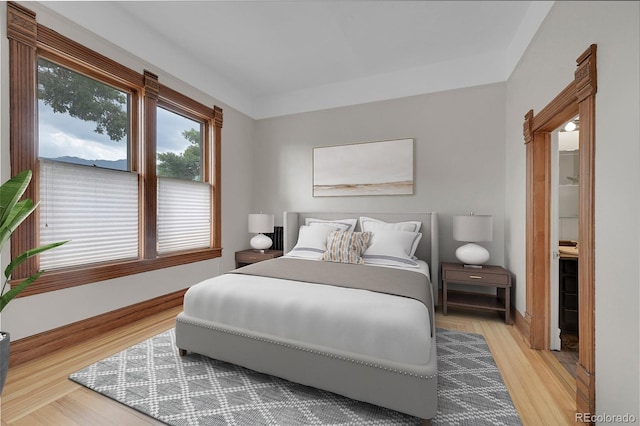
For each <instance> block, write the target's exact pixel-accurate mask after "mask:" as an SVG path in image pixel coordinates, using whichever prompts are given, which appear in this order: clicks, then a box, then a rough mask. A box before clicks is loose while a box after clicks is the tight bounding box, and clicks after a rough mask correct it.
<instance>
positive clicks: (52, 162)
mask: <svg viewBox="0 0 640 426" xmlns="http://www.w3.org/2000/svg"><path fill="white" fill-rule="evenodd" d="M130 98H131V96H129V93H127V92H125V91H123V90H119V89H117V88H114V87H111V86H109V85H107V84H104V83H102V82H100V81H98V80H95V79H93V78H89V77H87V76H84V75H82V74H80V73H77V72H75V71H72V70H70V69H68V68H66V67H63V66H60V65H58V64H56V63H54V62H51V61H49V60H46V59H44V58H39V59H38V145H39V157H40V160H41V161H40V244H48V243H53V242H56V241H62V240H69V242H68V243H67V244H65V245H63V246H61V247H59V249H58V250H50V251H48V252H44V253H43V254H41V255H40V267H41V268H43V269H46V270H55V269H57V268H62V267H69V266H78V265H87V264H91V263H97V262H106V261H114V260H121V259H135V258H137V257H138V254H139V251H138V246H139V244H138V225H139V224H138V217H139V214H138V213H139V209H138V177H137V176H136V175H135V174H133V173H127V172H128V170H129V138H128V135H129V123H130V122H131V117H130V114H129V104H130ZM45 159H46V160H45ZM123 171H124V172H123Z"/></svg>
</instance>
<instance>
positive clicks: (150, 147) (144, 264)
mask: <svg viewBox="0 0 640 426" xmlns="http://www.w3.org/2000/svg"><path fill="white" fill-rule="evenodd" d="M7 37H8V39H9V68H10V77H9V78H10V93H9V97H10V115H11V120H10V147H11V173H12V175H16V174H17V173H19V172H21V171H23V170H26V169H30V170H32V171H33V179H32V182H31V185H29V187H28V188H27V191H26V193H25V197H26V198H31V199H32V200H34V201H37V200H39V198H40V197H39V186H40V185H39V180H40V178H39V176H40V173H39V160H38V121H37V120H38V117H37V103H38V95H37V61H38V57H40V56H42V57H44V58H46V59H49V60H53V61H54V62H56V63H59V64H60V65H63V66H65V67H69V68H71V69H72V70H74V71H77V72H80V73H83V74H86V75H87V76H89V77H92V78H95V79H98V80H100V81H103V82H105V83H107V84H111V85H113V86H116V87H118V88H123V89H127V91H128V92H129V93H131V94H132V97H131V102H132V116H131V118H132V122H131V136H130V139H131V140H130V147H129V149H130V164H131V171H133V172H137V173H138V176H139V191H140V195H139V200H140V207H141V211H140V239H139V243H140V250H139V257H138V259H134V260H127V261H115V262H108V263H102V264H92V265H86V266H81V267H73V268H61V269H58V270H52V271H48V272H45V273H44V274H43V275H42V276H41V277H40V278H39V279H38V280H37V281H36V282H35V283H33V284H31V285H30V286H29V287H28V288H27V289H26V290H24V291H23V292H22V293H21V294H20V295H19V297H24V296H29V295H33V294H38V293H43V292H47V291H54V290H60V289H63V288H69V287H74V286H78V285H83V284H88V283H93V282H97V281H103V280H108V279H113V278H118V277H123V276H128V275H132V274H138V273H141V272H147V271H152V270H156V269H162V268H168V267H172V266H177V265H184V264H188V263H192V262H198V261H202V260H208V259H213V258H216V257H220V256H221V255H222V248H221V235H220V230H221V214H220V213H221V209H220V145H221V137H222V109H220V108H219V107H216V106H214V107H207V106H204V105H202V104H200V103H198V102H196V101H194V100H193V99H190V98H188V97H187V96H185V95H182V94H180V93H179V92H177V91H175V90H173V89H170V88H169V87H166V86H163V85H161V84H160V83H159V82H158V77H157V76H156V75H154V74H153V73H150V72H148V71H145V72H144V74H140V73H138V72H136V71H134V70H131V69H129V68H127V67H125V66H123V65H121V64H119V63H117V62H115V61H113V60H111V59H109V58H107V57H105V56H103V55H101V54H99V53H97V52H94V51H92V50H90V49H88V48H86V47H84V46H82V45H80V44H79V43H76V42H75V41H73V40H70V39H68V38H66V37H64V36H62V35H60V34H58V33H57V32H55V31H53V30H51V29H49V28H47V27H45V26H43V25H39V24H38V23H37V21H36V15H35V13H33V12H32V11H30V10H28V9H26V8H25V7H23V6H21V5H18V4H16V3H13V2H9V3H7ZM158 103H160V105H162V106H164V107H169V108H172V109H173V110H174V111H179V112H180V113H181V114H189V115H190V116H192V117H197V118H198V121H202V122H205V126H204V127H205V135H204V138H205V139H203V141H204V142H205V147H204V153H203V154H204V155H203V160H204V161H203V177H204V179H205V181H206V182H209V183H210V186H211V191H212V196H211V200H212V209H211V212H212V214H211V215H212V218H211V219H212V220H211V224H212V228H211V245H210V248H207V249H199V250H190V251H185V252H180V253H171V254H165V255H163V256H158V255H157V253H156V249H155V246H156V238H157V233H156V230H157V224H156V216H157V213H156V208H157V198H156V197H157V191H156V190H157V179H156V149H155V142H156V141H155V136H156V134H155V133H156V131H155V128H156V119H155V118H156V113H155V111H156V109H155V108H156V106H157V105H158ZM39 223H40V218H39V214H38V210H36V212H34V214H32V215H31V216H29V217H28V218H27V219H26V220H25V221H24V222H23V224H22V225H21V226H20V227H18V229H16V231H15V233H14V234H13V236H12V238H11V257H12V258H15V257H16V256H17V255H18V254H20V253H22V252H24V251H25V250H27V249H31V248H34V247H37V246H39V240H40V238H39ZM38 270H39V264H38V258H37V257H36V258H32V259H29V261H27V262H25V263H24V264H22V265H21V266H20V267H19V268H17V269H16V270H15V271H14V273H13V277H12V278H13V279H12V284H15V283H17V282H19V281H21V280H22V279H24V278H26V277H28V276H30V275H31V274H33V273H35V272H36V271H38Z"/></svg>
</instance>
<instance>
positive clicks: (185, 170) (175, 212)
mask: <svg viewBox="0 0 640 426" xmlns="http://www.w3.org/2000/svg"><path fill="white" fill-rule="evenodd" d="M203 128H204V124H203V123H201V122H198V121H197V120H195V119H192V118H188V117H185V116H182V115H180V114H177V113H175V112H172V111H169V110H167V109H165V108H161V107H158V109H157V131H156V134H157V135H158V136H157V141H158V144H157V149H158V162H157V173H158V247H157V250H158V254H166V253H170V252H173V251H181V250H189V249H198V248H203V247H208V246H209V244H210V240H211V224H210V218H211V191H210V188H209V185H208V184H207V183H204V182H202V181H203V174H202V170H203V162H202V159H203V157H204V155H203V131H202V129H203Z"/></svg>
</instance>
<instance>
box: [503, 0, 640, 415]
mask: <svg viewBox="0 0 640 426" xmlns="http://www.w3.org/2000/svg"><path fill="white" fill-rule="evenodd" d="M639 31H640V3H638V2H591V1H587V2H574V1H571V2H556V3H555V5H554V7H553V8H552V10H551V12H550V13H549V15H548V16H547V18H546V20H545V22H544V23H543V24H542V26H541V28H540V30H539V32H538V34H537V35H536V37H535V38H534V40H533V42H532V44H531V45H530V46H529V48H528V50H527V52H526V53H525V55H524V57H523V58H522V60H521V62H520V64H519V65H518V67H517V68H516V70H515V71H514V73H513V74H512V75H511V77H510V79H509V81H508V82H507V108H506V110H507V128H506V134H507V138H506V145H505V152H506V179H505V182H506V192H505V206H506V210H505V224H506V229H505V257H506V262H507V265H508V267H509V268H510V269H511V270H512V271H513V272H514V273H515V274H516V286H517V288H518V295H517V298H516V308H517V309H518V311H519V312H520V313H521V314H524V313H525V308H526V300H525V293H524V287H525V285H526V283H525V281H524V280H525V171H526V167H525V148H524V145H523V136H522V122H523V118H524V115H525V113H526V112H527V111H528V110H529V109H531V108H533V110H534V112H538V111H540V110H541V109H542V108H543V107H544V106H545V105H546V104H547V103H548V102H549V101H551V100H552V99H553V98H554V97H555V96H556V95H557V94H558V93H559V92H560V91H561V90H562V89H564V87H565V86H566V85H567V84H569V82H571V81H572V80H573V75H574V71H575V68H576V63H575V60H576V59H577V58H578V56H580V55H581V54H582V53H583V52H584V51H585V50H586V49H587V48H588V47H589V45H590V44H592V43H595V44H597V45H598V49H597V65H598V93H597V95H596V153H595V162H596V163H595V173H596V188H595V189H596V194H595V215H596V230H595V231H596V235H595V244H596V260H595V281H596V282H595V286H596V289H595V293H596V294H595V298H596V299H595V315H596V335H595V345H596V410H597V414H611V415H613V414H626V413H630V414H633V415H635V418H636V421H638V420H639V419H640V416H639V410H638V405H639V384H638V376H639V371H638V366H639V364H640V352H639V350H638V340H639V339H638V336H639V334H640V332H639V324H640V318H639V316H638V302H639V297H640V295H639V292H638V286H639V283H640V275H639V271H638V262H639V260H640V249H639V240H638V235H639V231H640V216H639V215H638V211H640V193H639V191H640V143H639V141H640V131H639V124H638V117H640V100H639V98H640V93H639V92H640V88H639V84H640V83H639V80H640V79H639V77H638V76H639V75H640V69H639V52H640V34H639Z"/></svg>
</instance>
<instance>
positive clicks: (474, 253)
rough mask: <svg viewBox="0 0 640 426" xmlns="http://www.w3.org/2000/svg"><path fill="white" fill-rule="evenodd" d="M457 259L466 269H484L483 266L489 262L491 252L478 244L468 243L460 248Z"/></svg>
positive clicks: (457, 251)
mask: <svg viewBox="0 0 640 426" xmlns="http://www.w3.org/2000/svg"><path fill="white" fill-rule="evenodd" d="M456 257H457V258H458V260H459V261H460V262H462V263H464V266H465V268H473V267H475V268H482V264H483V263H485V262H486V261H487V260H489V251H488V250H487V249H486V248H484V247H482V246H479V245H478V244H474V243H468V244H465V245H463V246H460V247H458V249H457V250H456Z"/></svg>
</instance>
